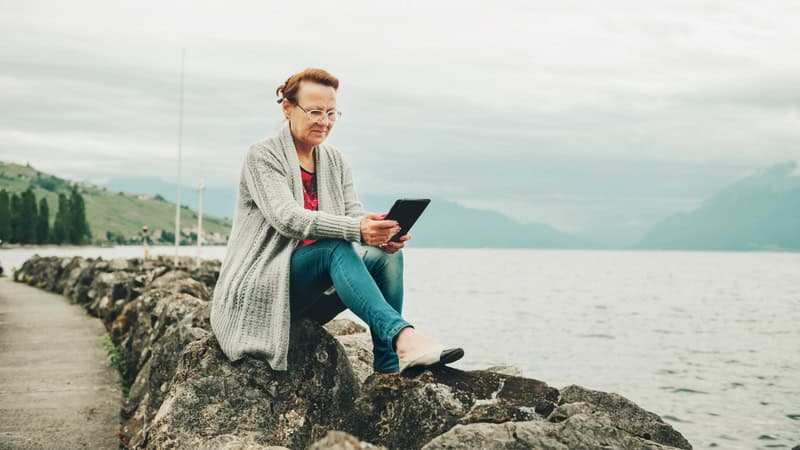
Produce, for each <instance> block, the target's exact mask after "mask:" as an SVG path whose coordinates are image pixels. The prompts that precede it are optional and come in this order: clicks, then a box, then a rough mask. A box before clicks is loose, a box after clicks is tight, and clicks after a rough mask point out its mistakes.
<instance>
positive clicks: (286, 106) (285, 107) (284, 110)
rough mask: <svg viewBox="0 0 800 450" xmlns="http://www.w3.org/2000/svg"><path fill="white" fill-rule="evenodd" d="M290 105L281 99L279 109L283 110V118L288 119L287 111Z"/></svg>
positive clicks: (287, 101)
mask: <svg viewBox="0 0 800 450" xmlns="http://www.w3.org/2000/svg"><path fill="white" fill-rule="evenodd" d="M291 107H292V104H291V103H290V102H289V100H287V99H285V98H284V99H283V103H281V108H282V109H283V117H284V118H286V119H288V118H289V114H290V113H289V110H290V109H291Z"/></svg>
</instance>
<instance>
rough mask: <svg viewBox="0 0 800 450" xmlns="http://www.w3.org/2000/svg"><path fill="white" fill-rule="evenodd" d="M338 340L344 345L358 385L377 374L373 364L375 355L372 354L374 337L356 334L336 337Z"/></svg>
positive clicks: (367, 334)
mask: <svg viewBox="0 0 800 450" xmlns="http://www.w3.org/2000/svg"><path fill="white" fill-rule="evenodd" d="M335 338H336V340H337V341H339V343H340V344H342V347H343V348H344V351H345V354H346V355H347V359H348V360H349V361H350V367H352V368H353V373H354V374H355V376H356V379H357V380H358V385H359V386H361V385H362V384H364V381H365V380H366V379H367V377H369V376H370V375H372V374H373V373H375V370H374V369H373V367H372V366H373V362H374V358H375V355H373V354H372V336H371V335H370V334H369V333H354V334H344V335H338V336H335Z"/></svg>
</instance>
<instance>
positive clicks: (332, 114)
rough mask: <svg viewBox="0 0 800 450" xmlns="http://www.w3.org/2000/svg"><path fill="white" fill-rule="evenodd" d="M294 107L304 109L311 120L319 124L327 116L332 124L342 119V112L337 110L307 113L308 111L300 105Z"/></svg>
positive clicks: (314, 110) (316, 110)
mask: <svg viewBox="0 0 800 450" xmlns="http://www.w3.org/2000/svg"><path fill="white" fill-rule="evenodd" d="M294 106H297V107H298V108H300V109H302V110H303V112H304V113H306V115H307V116H308V118H309V119H310V120H312V121H314V122H318V123H319V122H322V119H323V118H324V117H325V116H328V120H330V121H331V122H336V119H340V118H341V117H342V112H341V111H338V110H335V109H331V110H329V111H327V112H326V111H322V110H319V109H312V110H311V111H306V109H305V108H303V107H302V106H300V105H294Z"/></svg>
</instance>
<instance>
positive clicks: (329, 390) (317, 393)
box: [147, 319, 358, 449]
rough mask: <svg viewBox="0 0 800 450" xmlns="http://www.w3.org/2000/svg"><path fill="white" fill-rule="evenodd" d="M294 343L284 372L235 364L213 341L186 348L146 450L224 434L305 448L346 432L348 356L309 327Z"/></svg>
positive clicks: (193, 444)
mask: <svg viewBox="0 0 800 450" xmlns="http://www.w3.org/2000/svg"><path fill="white" fill-rule="evenodd" d="M290 335H291V337H290V350H289V361H288V370H286V371H273V370H272V369H271V368H270V367H269V365H268V364H267V363H266V361H265V360H263V359H258V358H254V357H250V356H246V357H245V358H243V359H241V360H238V361H236V362H234V363H231V362H230V361H229V360H228V359H227V357H226V356H225V354H224V353H222V350H221V349H220V348H219V344H218V343H217V341H216V338H215V337H214V336H213V334H209V335H208V336H205V337H203V338H201V339H199V340H197V341H195V342H192V343H191V344H189V345H188V346H186V348H185V349H184V351H183V353H181V355H180V358H179V362H178V368H177V370H176V372H175V376H174V377H173V379H172V382H171V383H170V386H169V388H168V393H167V396H166V398H165V399H164V402H163V403H162V404H161V408H160V409H159V410H158V414H157V415H156V417H155V419H154V421H153V426H152V428H151V430H150V435H149V437H148V440H147V448H158V449H162V448H164V449H167V448H197V447H199V446H201V445H202V444H203V443H204V442H206V441H208V440H209V439H211V438H213V437H215V436H219V435H221V434H234V435H248V436H249V437H250V438H251V439H252V440H254V441H255V442H256V443H258V444H260V445H267V444H270V445H283V446H286V447H289V448H303V447H304V446H306V445H308V444H309V443H311V442H313V441H315V440H318V439H320V438H322V437H323V436H324V435H325V433H327V431H329V430H337V429H338V430H341V429H342V414H345V415H346V414H347V412H348V411H351V410H352V408H353V401H354V399H355V396H356V394H357V393H358V383H357V381H356V378H355V376H354V374H353V371H352V369H351V368H350V363H349V362H348V360H347V357H346V356H345V354H344V349H343V348H342V346H341V345H340V344H339V343H338V342H337V341H336V340H335V339H334V338H333V337H331V336H330V335H329V334H328V333H326V332H325V331H324V330H323V329H322V327H321V326H319V325H318V324H316V323H314V322H313V321H311V320H309V319H302V320H300V321H298V322H294V323H292V327H291V332H290Z"/></svg>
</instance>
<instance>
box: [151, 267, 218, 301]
mask: <svg viewBox="0 0 800 450" xmlns="http://www.w3.org/2000/svg"><path fill="white" fill-rule="evenodd" d="M147 288H148V289H167V290H169V291H172V292H175V293H176V294H177V293H184V294H189V295H191V296H193V297H197V298H201V299H203V300H211V294H212V291H211V290H210V289H209V288H208V286H206V285H205V284H203V283H201V282H200V281H197V280H195V279H193V278H191V275H190V274H189V273H188V272H186V271H184V270H170V271H169V272H166V273H164V274H163V275H161V276H159V277H158V278H156V279H155V280H153V281H152V282H151V283H150V284H148V285H147Z"/></svg>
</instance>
